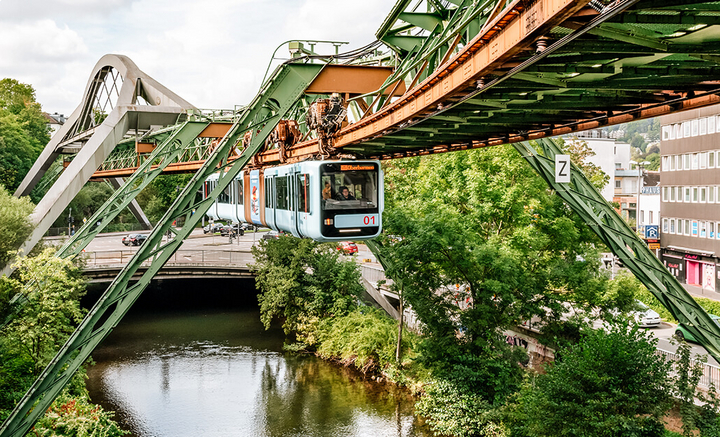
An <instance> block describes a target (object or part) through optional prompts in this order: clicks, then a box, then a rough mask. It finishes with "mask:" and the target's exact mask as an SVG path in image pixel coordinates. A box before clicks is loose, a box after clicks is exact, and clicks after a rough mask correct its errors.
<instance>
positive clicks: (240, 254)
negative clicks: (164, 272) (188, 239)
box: [81, 249, 253, 268]
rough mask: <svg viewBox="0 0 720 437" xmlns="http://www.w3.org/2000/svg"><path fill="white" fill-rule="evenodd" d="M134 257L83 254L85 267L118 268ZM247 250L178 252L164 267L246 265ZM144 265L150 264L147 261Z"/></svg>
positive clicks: (127, 252) (110, 252)
mask: <svg viewBox="0 0 720 437" xmlns="http://www.w3.org/2000/svg"><path fill="white" fill-rule="evenodd" d="M133 255H135V251H134V250H130V249H128V250H102V251H95V252H83V253H82V255H81V256H82V258H83V260H84V261H85V265H86V266H87V267H90V268H92V267H105V266H119V265H124V264H125V263H127V262H128V261H129V260H130V258H131V257H132V256H133ZM252 262H253V259H252V256H250V251H249V250H241V251H239V250H178V251H177V252H175V254H174V255H173V256H172V257H171V258H170V259H169V260H168V262H167V263H166V265H182V264H188V265H237V266H241V265H247V264H248V263H252ZM146 264H148V265H149V264H150V262H149V261H148V262H147V263H146Z"/></svg>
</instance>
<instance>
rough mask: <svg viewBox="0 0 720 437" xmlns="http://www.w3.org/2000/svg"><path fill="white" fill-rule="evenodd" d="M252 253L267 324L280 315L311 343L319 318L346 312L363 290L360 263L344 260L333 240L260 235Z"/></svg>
mask: <svg viewBox="0 0 720 437" xmlns="http://www.w3.org/2000/svg"><path fill="white" fill-rule="evenodd" d="M252 253H253V256H254V257H255V264H253V265H252V266H250V268H251V270H252V271H253V272H255V273H256V274H257V277H256V283H257V286H258V288H259V289H260V294H259V295H258V301H259V303H260V317H261V320H262V322H263V324H264V325H265V327H266V328H269V327H270V323H271V322H272V320H273V319H274V318H281V319H283V328H284V329H285V332H287V333H290V332H296V333H298V338H299V339H300V340H305V341H306V342H308V343H311V344H312V343H314V342H315V340H313V336H314V334H315V329H316V327H317V323H318V322H319V320H320V319H322V318H325V317H329V316H339V315H344V314H347V313H348V312H349V311H350V310H352V309H353V308H355V306H356V302H357V299H358V298H359V296H360V293H362V286H361V285H360V282H359V280H360V272H359V270H358V268H357V264H356V263H355V262H354V261H353V260H342V259H341V258H340V255H339V252H338V251H337V250H336V248H335V246H334V245H332V244H320V243H316V242H314V241H313V240H310V239H307V238H304V239H300V238H295V237H292V236H282V237H280V238H278V239H273V240H261V241H260V245H259V246H255V247H253V248H252Z"/></svg>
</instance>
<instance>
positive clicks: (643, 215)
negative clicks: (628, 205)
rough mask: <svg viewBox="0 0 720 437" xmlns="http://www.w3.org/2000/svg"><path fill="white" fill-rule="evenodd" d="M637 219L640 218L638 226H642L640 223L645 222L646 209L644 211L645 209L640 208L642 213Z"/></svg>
mask: <svg viewBox="0 0 720 437" xmlns="http://www.w3.org/2000/svg"><path fill="white" fill-rule="evenodd" d="M637 219H638V222H637V224H638V226H640V225H642V224H643V223H645V211H643V210H642V209H641V210H640V214H638V215H637Z"/></svg>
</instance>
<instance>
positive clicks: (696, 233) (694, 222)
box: [690, 220, 698, 237]
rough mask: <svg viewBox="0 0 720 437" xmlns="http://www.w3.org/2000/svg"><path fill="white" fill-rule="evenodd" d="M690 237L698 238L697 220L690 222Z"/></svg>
mask: <svg viewBox="0 0 720 437" xmlns="http://www.w3.org/2000/svg"><path fill="white" fill-rule="evenodd" d="M690 235H691V236H693V237H697V236H698V221H697V220H693V221H692V233H691V234H690Z"/></svg>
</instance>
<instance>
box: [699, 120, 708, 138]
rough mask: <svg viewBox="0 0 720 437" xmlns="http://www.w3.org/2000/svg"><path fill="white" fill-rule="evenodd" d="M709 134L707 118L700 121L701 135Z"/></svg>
mask: <svg viewBox="0 0 720 437" xmlns="http://www.w3.org/2000/svg"><path fill="white" fill-rule="evenodd" d="M705 134H707V118H701V119H700V135H705Z"/></svg>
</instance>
